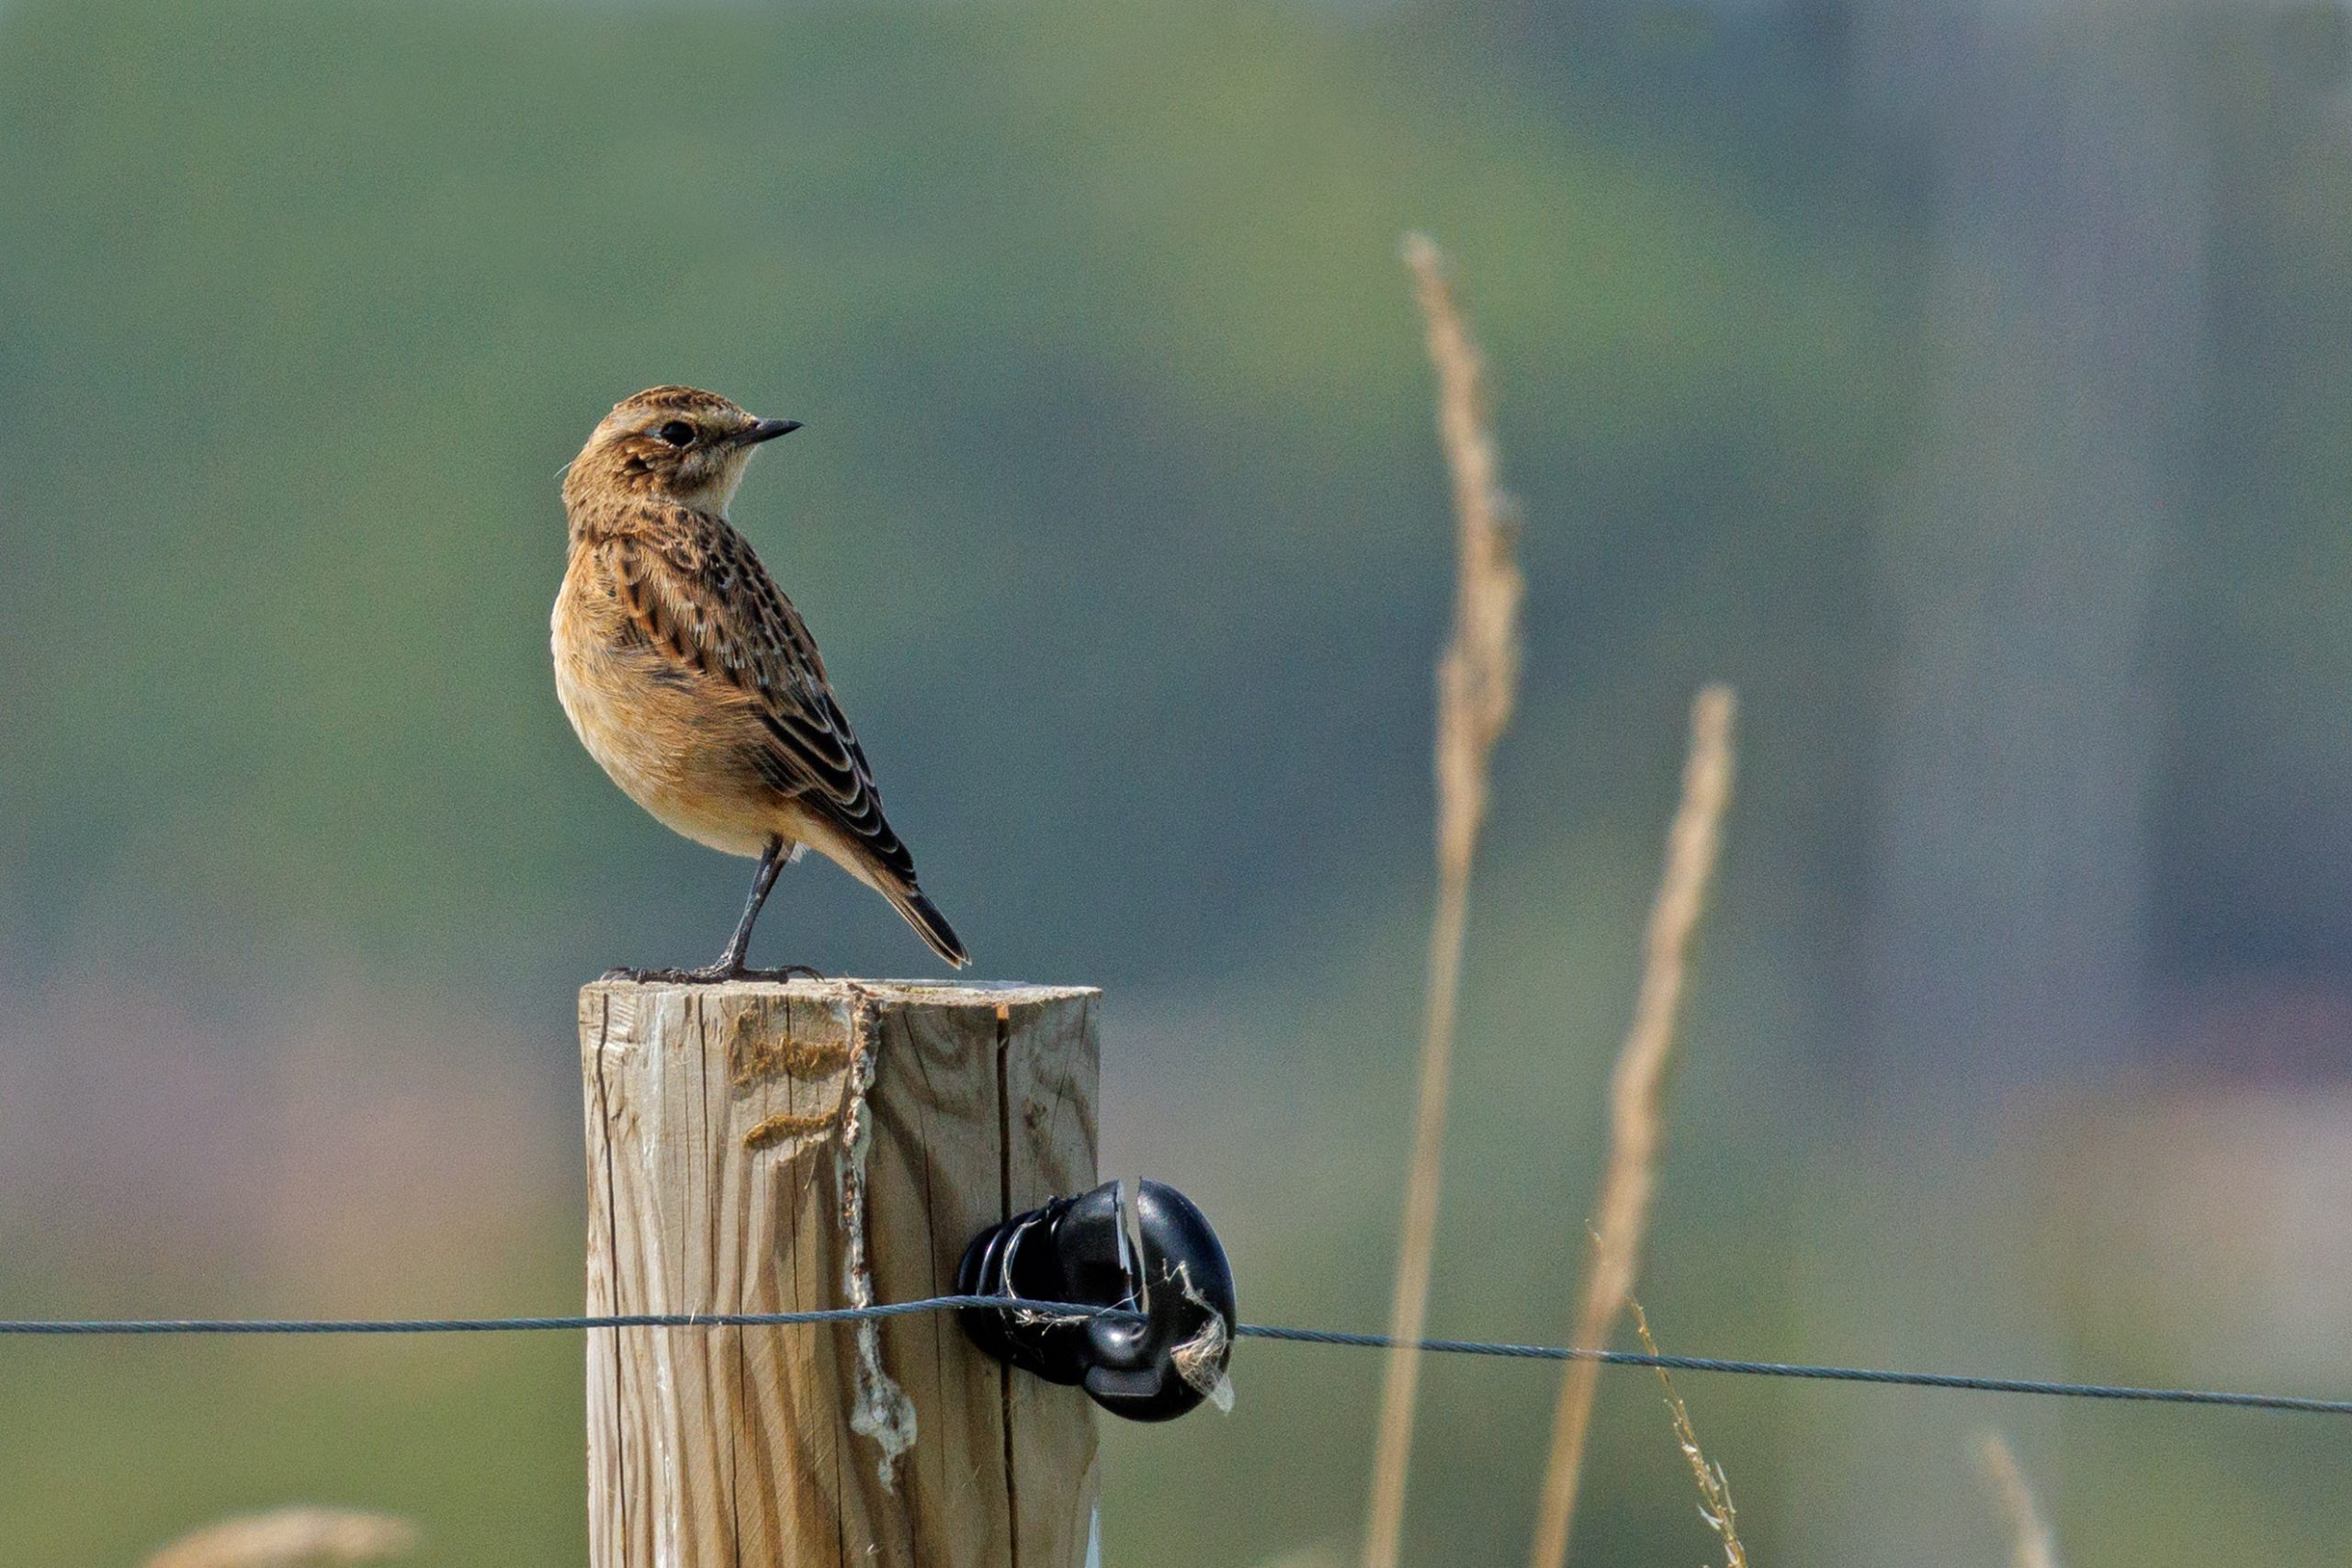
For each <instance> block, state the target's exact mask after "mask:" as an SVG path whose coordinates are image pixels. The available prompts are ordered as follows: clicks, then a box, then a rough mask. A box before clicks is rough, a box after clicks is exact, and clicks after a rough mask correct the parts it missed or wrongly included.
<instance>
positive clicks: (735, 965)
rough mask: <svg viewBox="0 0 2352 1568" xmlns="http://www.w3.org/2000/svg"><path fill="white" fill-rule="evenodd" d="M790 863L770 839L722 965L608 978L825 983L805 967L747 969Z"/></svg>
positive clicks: (626, 972) (780, 844) (777, 841)
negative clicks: (798, 978) (801, 978)
mask: <svg viewBox="0 0 2352 1568" xmlns="http://www.w3.org/2000/svg"><path fill="white" fill-rule="evenodd" d="M790 860H791V856H790V855H788V854H787V853H786V852H785V847H784V840H782V839H770V840H768V842H767V847H766V848H765V849H763V850H762V851H761V852H760V864H759V869H758V870H756V871H754V872H752V891H751V894H750V896H749V897H746V898H745V899H744V900H743V918H742V919H739V920H737V921H736V922H735V934H734V935H733V936H730V937H729V938H728V939H727V951H726V952H724V953H720V954H719V955H718V963H716V964H706V965H705V966H704V967H702V968H700V969H616V970H613V971H612V972H610V973H609V974H607V975H606V976H605V978H606V979H607V980H637V981H647V980H659V981H672V982H681V983H684V984H687V985H709V984H713V983H715V982H718V981H720V980H741V979H746V978H750V979H760V980H785V979H789V978H790V977H791V976H795V975H806V976H809V978H810V979H812V980H821V979H823V978H824V976H822V975H820V974H819V973H817V971H816V970H814V969H811V968H809V966H808V965H807V964H786V965H784V966H783V967H782V968H780V969H748V968H745V967H744V965H743V955H744V953H747V952H748V951H750V949H751V945H752V927H753V926H754V925H756V924H758V923H759V919H760V910H761V908H763V906H764V905H765V904H766V903H767V901H768V894H769V893H770V892H771V891H773V890H774V889H775V879H776V876H777V874H779V873H781V872H782V871H783V870H784V868H785V866H786V863H789V861H790Z"/></svg>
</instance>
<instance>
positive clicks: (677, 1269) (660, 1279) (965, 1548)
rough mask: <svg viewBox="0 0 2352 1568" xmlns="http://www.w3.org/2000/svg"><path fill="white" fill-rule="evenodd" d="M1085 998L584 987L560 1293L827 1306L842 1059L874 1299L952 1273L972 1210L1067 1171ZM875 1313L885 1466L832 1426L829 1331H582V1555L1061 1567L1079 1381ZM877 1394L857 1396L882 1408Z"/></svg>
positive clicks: (1091, 1086)
mask: <svg viewBox="0 0 2352 1568" xmlns="http://www.w3.org/2000/svg"><path fill="white" fill-rule="evenodd" d="M1095 995H1096V994H1095V993H1094V992H1093V991H1091V990H1085V989H1069V988H1047V987H972V986H929V985H919V984H911V983H905V982H881V981H861V982H852V981H797V980H796V981H793V982H791V983H789V984H774V983H751V982H747V983H741V984H733V985H726V986H695V987H690V986H672V985H642V986H641V985H636V984H631V983H627V982H604V983H599V984H597V985H594V986H590V987H587V988H585V989H584V990H582V992H581V996H580V1040H581V1069H582V1083H583V1092H584V1099H585V1105H586V1115H587V1131H588V1194H589V1205H588V1213H589V1235H588V1310H589V1311H590V1312H591V1313H592V1314H606V1313H673V1312H793V1311H801V1310H807V1309H809V1308H820V1307H832V1306H842V1305H847V1304H850V1302H851V1295H852V1292H851V1291H850V1289H849V1287H848V1284H847V1282H846V1280H845V1275H844V1264H845V1259H846V1258H847V1257H848V1243H849V1239H850V1238H849V1235H848V1234H847V1231H846V1228H845V1224H844V1207H845V1205H844V1199H845V1198H846V1197H847V1196H849V1194H848V1193H847V1192H845V1190H844V1189H845V1185H847V1184H848V1183H849V1182H854V1181H855V1180H857V1179H858V1174H857V1173H858V1169H859V1162H856V1161H853V1160H850V1159H849V1158H848V1157H847V1151H846V1150H845V1148H844V1144H843V1134H844V1117H845V1115H846V1114H847V1113H848V1112H849V1111H851V1109H852V1108H853V1106H854V1105H855V1104H856V1103H857V1097H856V1096H855V1094H854V1084H855V1082H856V1079H857V1076H858V1060H857V1059H858V1058H859V1057H860V1056H861V1055H866V1056H870V1062H871V1070H872V1072H873V1075H874V1076H873V1084H872V1088H871V1089H869V1090H868V1091H867V1093H866V1094H865V1097H864V1105H863V1117H864V1122H865V1128H866V1131H867V1142H866V1147H865V1154H864V1159H863V1161H862V1168H863V1184H864V1202H865V1238H866V1247H865V1255H866V1259H867V1263H868V1265H869V1268H870V1272H871V1278H872V1292H873V1299H875V1300H876V1301H882V1302H894V1301H906V1300H910V1299H913V1298H916V1297H920V1296H928V1295H937V1294H944V1293H947V1292H952V1291H953V1290H954V1289H955V1275H956V1262H957V1260H958V1258H961V1256H962V1254H963V1250H964V1247H965V1246H966V1244H967V1242H969V1241H970V1239H971V1237H972V1235H974V1234H975V1233H976V1232H978V1230H979V1229H980V1228H981V1227H982V1226H983V1225H987V1224H994V1223H996V1222H997V1221H999V1220H1001V1219H1002V1218H1004V1217H1005V1216H1006V1215H1007V1214H1009V1213H1013V1212H1016V1211H1018V1210H1020V1209H1023V1208H1028V1207H1032V1206H1034V1205H1035V1204H1037V1203H1039V1202H1042V1201H1045V1200H1046V1198H1048V1197H1051V1196H1053V1195H1055V1194H1056V1193H1063V1192H1074V1191H1079V1190H1084V1189H1086V1188H1089V1187H1091V1186H1093V1185H1094V1184H1095V1180H1096V1178H1095V1174H1094V1159H1095V1086H1096V1073H1097V1054H1096V1041H1095V1007H1094V1003H1095ZM875 1326H876V1328H877V1329H878V1339H879V1344H878V1349H879V1364H880V1368H881V1371H883V1372H884V1373H886V1374H887V1376H888V1379H889V1380H890V1384H892V1385H895V1387H896V1389H898V1390H902V1391H903V1395H904V1399H905V1401H906V1402H907V1404H908V1405H910V1406H911V1410H912V1416H913V1427H914V1441H913V1443H912V1445H911V1446H910V1447H908V1448H906V1449H905V1450H904V1452H903V1453H901V1454H899V1456H898V1457H897V1458H896V1460H895V1462H892V1461H890V1460H889V1458H888V1455H887V1454H886V1450H885V1447H884V1445H883V1444H882V1443H880V1442H878V1441H876V1439H875V1438H873V1437H871V1436H866V1435H860V1434H859V1433H858V1432H856V1431H854V1430H853V1425H852V1422H853V1416H854V1412H855V1411H856V1410H857V1408H858V1407H859V1406H860V1404H861V1399H860V1392H859V1381H860V1380H859V1371H858V1369H859V1348H858V1330H857V1327H856V1326H855V1325H824V1326H813V1327H786V1328H742V1329H737V1328H724V1329H604V1330H597V1331H594V1332H592V1333H591V1334H590V1335H589V1336H588V1507H589V1562H590V1564H591V1568H656V1565H657V1564H658V1565H659V1568H712V1565H717V1564H724V1565H725V1568H741V1565H745V1564H759V1565H763V1568H764V1565H768V1564H777V1565H786V1568H847V1565H848V1564H850V1563H853V1562H854V1563H856V1564H859V1565H861V1568H864V1565H866V1564H877V1565H889V1564H906V1565H913V1564H918V1563H920V1564H922V1565H923V1568H1079V1565H1080V1563H1081V1562H1082V1561H1083V1559H1084V1555H1085V1551H1086V1544H1087V1533H1088V1525H1089V1522H1090V1519H1091V1514H1092V1511H1093V1506H1094V1494H1095V1470H1094V1427H1093V1419H1092V1414H1091V1406H1090V1405H1088V1404H1087V1403H1086V1401H1085V1399H1084V1397H1083V1396H1082V1395H1081V1394H1080V1393H1078V1392H1077V1391H1076V1390H1073V1389H1066V1388H1057V1387H1054V1386H1052V1385H1050V1384H1047V1383H1045V1382H1040V1381H1038V1380H1037V1379H1035V1378H1033V1377H1029V1376H1027V1375H1025V1374H1022V1373H1015V1372H1011V1371H1008V1370H1007V1369H1005V1368H1004V1367H1002V1366H1001V1365H999V1364H998V1363H997V1362H995V1361H993V1360H990V1359H989V1358H987V1357H985V1356H982V1355H981V1354H979V1353H978V1351H977V1350H975V1349H974V1348H972V1347H971V1345H970V1344H969V1342H968V1341H967V1340H966V1339H965V1337H964V1335H963V1332H962V1330H961V1329H960V1328H958V1327H957V1325H956V1324H955V1322H954V1321H953V1320H952V1319H950V1318H948V1317H946V1316H944V1315H941V1314H923V1315H919V1316H912V1317H903V1318H894V1319H890V1320H888V1321H886V1322H884V1323H881V1324H879V1325H875ZM888 1393H889V1388H888V1385H884V1386H882V1387H880V1388H879V1389H878V1390H876V1391H869V1397H868V1398H867V1399H866V1400H865V1402H864V1403H865V1404H866V1405H867V1406H869V1407H871V1409H872V1410H873V1411H874V1413H875V1414H877V1415H881V1416H888V1415H890V1414H891V1412H892V1411H893V1409H894V1401H893V1400H892V1399H890V1398H889V1397H888ZM899 1408H903V1407H899ZM884 1424H885V1425H888V1422H887V1421H886V1422H885V1423H884ZM867 1425H868V1426H869V1427H871V1426H872V1425H873V1424H872V1423H871V1422H868V1423H867Z"/></svg>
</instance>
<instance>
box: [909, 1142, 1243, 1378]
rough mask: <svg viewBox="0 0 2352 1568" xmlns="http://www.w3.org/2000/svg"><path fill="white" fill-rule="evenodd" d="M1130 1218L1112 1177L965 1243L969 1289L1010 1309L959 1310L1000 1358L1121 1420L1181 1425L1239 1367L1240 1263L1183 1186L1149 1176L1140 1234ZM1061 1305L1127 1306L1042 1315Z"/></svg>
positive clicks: (1138, 1206) (961, 1284)
mask: <svg viewBox="0 0 2352 1568" xmlns="http://www.w3.org/2000/svg"><path fill="white" fill-rule="evenodd" d="M1129 1218H1130V1215H1129V1213H1127V1205H1126V1203H1125V1199H1124V1197H1123V1195H1122V1194H1121V1192H1120V1189H1119V1184H1118V1183H1117V1182H1115V1181H1109V1182H1105V1183H1103V1185H1102V1186H1100V1187H1098V1188H1096V1189H1095V1190H1093V1191H1091V1192H1086V1193H1081V1194H1080V1195H1079V1196H1078V1197H1075V1198H1057V1199H1055V1200H1054V1201H1052V1202H1050V1203H1047V1204H1046V1205H1045V1206H1044V1207H1043V1208H1039V1209H1032V1210H1030V1211H1029V1212H1028V1213H1022V1214H1015V1215H1014V1216H1013V1217H1012V1218H1011V1219H1009V1220H1007V1221H1005V1222H1004V1223H1003V1224H1001V1225H993V1226H990V1227H989V1229H987V1230H985V1231H982V1232H981V1233H980V1234H979V1235H976V1236H974V1237H973V1238H972V1245H971V1246H970V1247H967V1248H966V1249H965V1252H964V1261H963V1264H962V1266H961V1267H960V1268H958V1269H957V1270H956V1292H958V1293H959V1294H962V1295H972V1296H1002V1297H1004V1298H1005V1303H1006V1304H1005V1305H1003V1306H1001V1307H999V1306H987V1307H965V1308H963V1309H962V1310H961V1311H960V1312H958V1313H957V1314H956V1316H957V1317H958V1319H959V1320H960V1321H961V1322H962V1323H963V1325H964V1332H965V1333H966V1334H967V1335H969V1336H970V1337H971V1339H972V1342H973V1343H974V1344H976V1345H978V1347H979V1348H981V1349H983V1350H986V1351H987V1352H988V1353H989V1355H991V1356H994V1357H996V1358H997V1359H999V1360H1001V1361H1004V1362H1007V1363H1009V1364H1010V1365H1012V1366H1015V1367H1019V1368H1021V1369H1022V1370H1023V1371H1029V1372H1034V1373H1035V1374H1036V1375H1037V1376H1038V1377H1041V1378H1044V1379H1045V1380H1046V1381H1047V1382H1057V1383H1075V1384H1077V1385H1079V1386H1080V1387H1082V1388H1084V1389H1085V1390H1086V1393H1087V1395H1088V1397H1089V1398H1091V1399H1092V1400H1093V1401H1094V1403H1095V1404H1099V1405H1101V1406H1102V1407H1103V1409H1105V1410H1108V1411H1110V1412H1111V1413H1112V1414H1113V1415H1114V1416H1125V1417H1127V1418H1128V1419H1129V1420H1131V1421H1171V1420H1173V1419H1175V1418H1176V1417H1177V1416H1182V1415H1183V1414H1184V1413H1185V1412H1186V1411H1188V1410H1190V1409H1192V1408H1193V1406H1194V1405H1196V1404H1200V1403H1201V1402H1202V1401H1203V1400H1204V1399H1206V1398H1207V1397H1208V1396H1209V1393H1210V1391H1211V1390H1212V1389H1214V1388H1215V1387H1216V1384H1217V1382H1218V1380H1219V1379H1221V1378H1222V1377H1223V1376H1224V1374H1225V1364H1226V1361H1227V1358H1228V1357H1229V1356H1230V1355H1231V1354H1232V1349H1233V1325H1234V1324H1235V1323H1236V1322H1237V1321H1238V1320H1237V1318H1236V1317H1235V1310H1236V1309H1235V1306H1234V1297H1233V1269H1232V1266H1231V1265H1230V1264H1228V1263H1227V1261H1226V1258H1225V1248H1224V1247H1222V1246H1221V1245H1219V1244H1218V1242H1217V1239H1216V1232H1215V1231H1214V1230H1211V1229H1210V1228H1209V1222H1208V1220H1207V1218H1206V1217H1205V1216H1204V1215H1203V1214H1202V1213H1201V1211H1200V1210H1199V1209H1198V1208H1196V1207H1194V1206H1193V1201H1192V1200H1191V1199H1189V1198H1187V1197H1185V1196H1184V1195H1183V1194H1182V1192H1179V1191H1177V1190H1176V1189H1174V1188H1173V1187H1170V1186H1167V1185H1165V1184H1163V1183H1161V1182H1158V1181H1145V1182H1139V1183H1137V1185H1136V1199H1135V1204H1134V1210H1133V1214H1132V1219H1133V1222H1134V1224H1133V1230H1132V1232H1130V1229H1129V1225H1128V1221H1129ZM1131 1235H1132V1238H1133V1239H1132V1240H1130V1236H1131ZM1138 1253H1139V1254H1140V1256H1138ZM1023 1303H1038V1305H1037V1306H1029V1305H1024V1304H1023ZM1048 1303H1061V1304H1063V1305H1067V1306H1081V1307H1106V1308H1112V1309H1114V1310H1115V1311H1117V1312H1118V1313H1119V1314H1120V1315H1118V1316H1114V1317H1086V1318H1073V1317H1071V1316H1069V1315H1068V1314H1052V1313H1049V1312H1043V1311H1040V1310H1038V1307H1039V1306H1043V1305H1046V1304H1048ZM1180 1357H1181V1361H1182V1364H1180Z"/></svg>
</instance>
